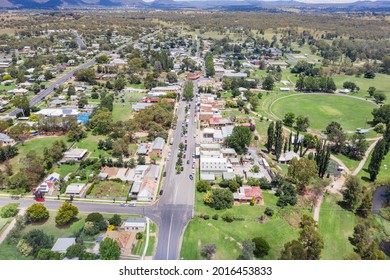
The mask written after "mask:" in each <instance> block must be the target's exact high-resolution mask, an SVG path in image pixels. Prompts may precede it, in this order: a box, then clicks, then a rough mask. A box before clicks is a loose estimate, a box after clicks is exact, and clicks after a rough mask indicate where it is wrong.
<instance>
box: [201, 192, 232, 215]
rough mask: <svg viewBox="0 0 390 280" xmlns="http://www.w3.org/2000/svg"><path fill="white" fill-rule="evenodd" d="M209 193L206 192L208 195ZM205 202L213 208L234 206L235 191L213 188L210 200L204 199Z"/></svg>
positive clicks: (219, 208) (220, 208)
mask: <svg viewBox="0 0 390 280" xmlns="http://www.w3.org/2000/svg"><path fill="white" fill-rule="evenodd" d="M207 195H208V193H206V196H207ZM204 201H205V203H206V204H207V205H209V206H210V207H211V208H214V209H216V210H222V209H226V208H232V206H233V202H234V198H233V193H232V192H231V191H230V190H227V189H213V190H212V191H211V193H210V194H209V201H207V200H206V199H204Z"/></svg>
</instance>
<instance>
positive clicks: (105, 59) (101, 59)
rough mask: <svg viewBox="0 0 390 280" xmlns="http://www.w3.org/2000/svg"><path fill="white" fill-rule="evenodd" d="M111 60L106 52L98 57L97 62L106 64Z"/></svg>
mask: <svg viewBox="0 0 390 280" xmlns="http://www.w3.org/2000/svg"><path fill="white" fill-rule="evenodd" d="M109 62H110V58H109V57H108V56H107V55H106V54H104V53H103V54H102V55H100V56H98V57H97V58H96V63H98V64H106V63H109Z"/></svg>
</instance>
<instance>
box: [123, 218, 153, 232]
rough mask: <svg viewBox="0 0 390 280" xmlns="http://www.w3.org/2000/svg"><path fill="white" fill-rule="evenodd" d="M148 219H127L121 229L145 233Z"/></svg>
mask: <svg viewBox="0 0 390 280" xmlns="http://www.w3.org/2000/svg"><path fill="white" fill-rule="evenodd" d="M146 224H147V221H146V218H145V217H142V218H136V217H135V218H127V219H126V220H125V221H123V223H122V225H121V229H122V230H124V231H136V232H144V231H145V228H146Z"/></svg>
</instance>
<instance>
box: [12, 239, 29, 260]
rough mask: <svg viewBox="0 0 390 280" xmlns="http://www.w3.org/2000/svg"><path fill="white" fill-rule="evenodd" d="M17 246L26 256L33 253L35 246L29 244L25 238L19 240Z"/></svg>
mask: <svg viewBox="0 0 390 280" xmlns="http://www.w3.org/2000/svg"><path fill="white" fill-rule="evenodd" d="M16 248H17V249H18V251H19V252H20V253H21V254H22V255H23V256H25V257H27V256H29V255H31V253H32V251H33V247H32V246H31V245H30V244H28V243H27V242H26V240H24V239H21V240H19V242H18V245H16Z"/></svg>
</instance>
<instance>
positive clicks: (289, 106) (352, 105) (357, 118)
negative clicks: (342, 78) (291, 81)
mask: <svg viewBox="0 0 390 280" xmlns="http://www.w3.org/2000/svg"><path fill="white" fill-rule="evenodd" d="M374 108H376V105H375V104H373V103H372V102H368V101H365V100H363V99H357V98H353V97H348V96H341V95H331V94H295V95H288V96H286V97H282V98H279V99H277V100H276V101H274V103H273V105H271V108H270V109H271V112H272V113H274V114H275V115H276V116H277V117H279V118H280V119H283V117H284V115H285V114H286V113H289V112H292V113H294V114H295V116H299V115H304V116H307V117H309V120H310V126H309V128H311V129H315V130H324V129H325V128H326V126H327V125H328V124H329V123H330V122H332V121H336V122H338V123H340V124H341V126H342V127H343V129H344V130H346V131H356V128H368V127H369V125H368V124H367V122H369V121H371V119H372V115H371V112H372V110H373V109H374Z"/></svg>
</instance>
